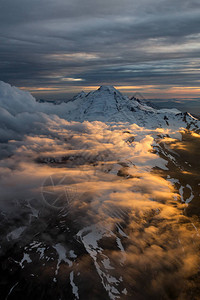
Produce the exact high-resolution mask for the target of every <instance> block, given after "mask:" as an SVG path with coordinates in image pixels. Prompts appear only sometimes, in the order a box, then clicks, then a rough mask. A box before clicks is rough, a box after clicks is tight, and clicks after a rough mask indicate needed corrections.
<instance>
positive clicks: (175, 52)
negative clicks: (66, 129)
mask: <svg viewBox="0 0 200 300" xmlns="http://www.w3.org/2000/svg"><path fill="white" fill-rule="evenodd" d="M0 8H1V9H0V11H1V12H0V26H1V32H2V33H1V45H0V63H1V68H0V69H1V73H0V77H1V80H4V81H6V82H9V83H12V84H14V85H16V86H20V87H25V88H26V89H28V88H29V89H30V90H32V91H33V92H35V93H36V94H37V95H38V96H40V97H42V95H44V93H45V94H46V95H47V94H50V93H48V92H49V91H51V92H52V93H54V94H56V95H57V96H56V97H58V98H59V97H63V95H64V94H66V93H75V92H76V91H77V89H78V88H77V87H88V88H89V87H90V86H96V85H101V84H105V83H106V84H112V85H118V86H120V85H121V86H129V90H127V91H129V92H133V91H134V88H133V87H134V86H137V87H138V88H139V90H140V91H143V92H144V91H145V89H146V91H148V92H149V93H151V94H156V92H157V93H161V92H162V91H163V90H165V92H166V91H168V92H169V94H170V95H171V94H174V95H176V94H177V91H174V90H171V87H173V86H175V87H177V89H178V92H181V88H183V87H193V88H194V89H193V90H190V91H188V90H186V91H185V93H186V92H187V94H189V92H190V93H196V94H197V93H198V89H199V81H198V74H199V36H200V32H199V28H200V24H199V22H200V21H199V5H198V1H196V0H192V1H188V0H184V1H180V0H176V1H170V2H169V1H167V0H164V1H159V2H158V1H155V0H152V1H147V0H143V1H140V3H138V2H137V1H129V0H126V1H123V3H122V2H121V1H112V0H109V1H101V3H100V2H99V3H98V2H97V3H96V2H95V3H94V2H92V1H90V0H86V1H84V2H83V1H74V2H73V3H71V2H70V1H64V0H60V1H57V2H56V4H55V3H54V2H53V1H42V2H41V1H36V0H35V1H25V0H21V1H15V2H14V3H13V1H3V2H2V3H1V6H0ZM131 86H132V89H131ZM180 87H181V88H180ZM79 89H80V88H79Z"/></svg>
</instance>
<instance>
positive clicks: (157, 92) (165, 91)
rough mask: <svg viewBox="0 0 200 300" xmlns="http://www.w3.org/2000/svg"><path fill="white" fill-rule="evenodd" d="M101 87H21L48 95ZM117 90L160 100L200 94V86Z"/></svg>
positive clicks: (145, 87) (121, 86) (134, 87)
mask: <svg viewBox="0 0 200 300" xmlns="http://www.w3.org/2000/svg"><path fill="white" fill-rule="evenodd" d="M99 87H100V86H99V85H90V86H85V85H68V86H52V87H46V86H44V87H36V86H33V87H30V86H27V87H25V86H22V87H19V88H20V89H22V90H25V91H29V92H31V93H33V94H34V93H47V92H56V93H69V92H70V93H78V92H80V91H81V90H85V91H92V90H96V89H98V88H99ZM114 87H115V88H116V89H118V90H120V91H122V92H126V93H134V92H139V93H141V94H144V95H148V97H150V98H151V97H155V98H156V97H159V98H163V99H164V98H167V97H168V98H170V97H173V98H174V97H177V98H179V97H187V96H188V97H192V96H194V97H197V96H199V93H200V87H198V86H185V87H179V86H171V87H163V86H160V85H124V86H123V85H119V86H116V85H115V86H114Z"/></svg>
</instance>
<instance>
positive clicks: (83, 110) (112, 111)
mask: <svg viewBox="0 0 200 300" xmlns="http://www.w3.org/2000/svg"><path fill="white" fill-rule="evenodd" d="M62 105H63V104H62ZM61 116H62V117H64V118H65V119H66V120H68V121H78V122H83V121H85V120H87V121H102V122H129V123H136V124H137V125H139V126H144V127H148V128H158V127H161V128H166V127H172V128H179V127H184V128H186V127H187V128H188V129H193V130H194V129H197V128H198V127H199V125H200V122H199V121H198V120H197V119H195V118H194V117H193V116H191V115H190V114H189V113H182V112H180V111H179V110H177V109H155V108H153V107H151V106H150V105H149V102H147V103H145V101H144V100H143V101H140V100H138V99H136V98H135V97H132V98H131V99H130V98H128V97H127V96H125V95H123V94H121V93H120V92H119V91H118V90H117V89H115V88H114V87H113V86H101V87H100V88H98V89H97V90H95V91H91V92H89V93H88V94H86V93H84V92H81V93H79V94H78V95H77V96H75V97H74V98H73V99H72V100H71V101H69V102H67V103H65V104H64V106H63V110H62V115H61Z"/></svg>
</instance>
